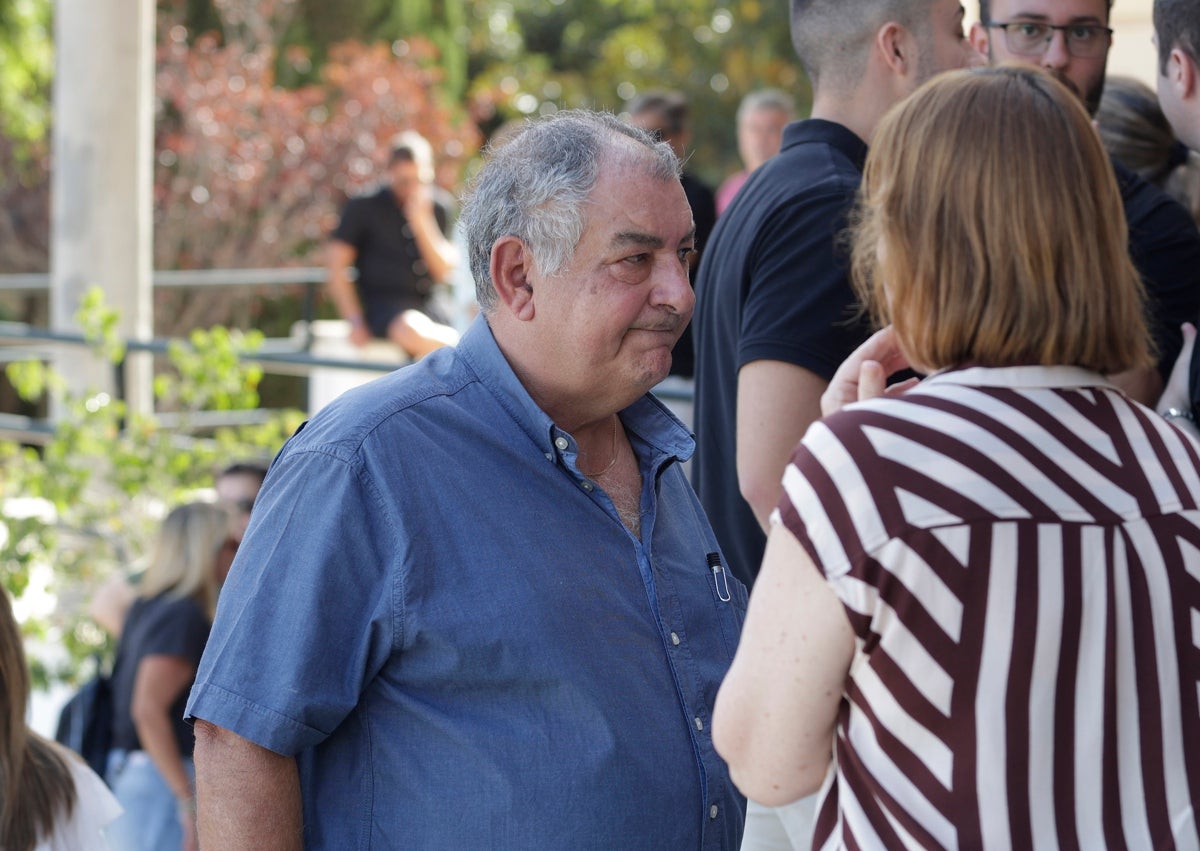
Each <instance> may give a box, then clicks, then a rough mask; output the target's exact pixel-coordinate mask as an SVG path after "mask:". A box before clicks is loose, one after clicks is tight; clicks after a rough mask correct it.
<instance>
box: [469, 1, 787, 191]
mask: <svg viewBox="0 0 1200 851" xmlns="http://www.w3.org/2000/svg"><path fill="white" fill-rule="evenodd" d="M477 9H478V10H479V11H480V13H481V14H483V13H484V11H485V10H487V17H486V21H487V26H476V27H474V28H473V29H472V36H471V37H472V43H471V47H470V51H469V52H470V53H471V55H472V57H473V66H472V75H471V81H472V82H471V90H470V93H469V94H470V97H471V100H472V109H473V112H474V114H475V115H476V117H477V118H478V119H479V120H480V121H481V122H483V123H486V124H488V125H489V126H490V125H491V124H493V123H495V121H496V120H503V119H508V118H512V117H514V116H518V115H536V114H539V113H543V112H546V111H548V110H551V109H555V108H559V107H563V106H571V107H587V108H596V109H609V110H612V111H614V112H620V111H621V110H622V108H623V107H624V105H625V104H626V103H627V102H628V101H629V100H630V99H631V98H633V97H634V96H635V95H637V94H638V93H640V92H643V91H646V90H647V89H652V88H671V89H678V90H679V91H682V92H684V93H685V94H686V95H687V96H688V99H689V101H690V103H691V107H692V123H693V134H692V135H693V146H694V148H695V153H694V156H693V158H692V167H693V169H695V170H696V171H698V172H699V173H701V174H702V175H703V176H705V177H707V178H708V179H709V180H710V181H711V182H713V183H715V182H717V181H718V180H720V178H721V177H723V176H724V175H725V174H726V173H728V172H730V171H734V170H736V169H737V168H738V167H739V166H738V164H737V159H736V147H735V144H734V114H735V113H736V111H737V105H738V102H739V101H740V100H741V98H742V96H743V95H745V94H746V93H748V92H750V91H752V90H754V89H757V88H763V87H767V86H771V87H777V88H782V89H784V90H786V91H789V92H791V93H793V95H794V96H795V97H796V100H797V102H798V105H799V106H800V107H801V108H803V106H804V104H805V103H806V102H807V101H808V100H809V99H810V98H811V94H810V91H809V89H808V86H807V83H806V81H805V79H804V77H803V75H802V73H801V72H800V70H799V63H798V62H797V60H796V58H795V54H794V52H793V50H792V46H791V36H790V31H789V28H788V6H787V4H786V3H770V4H767V3H762V2H760V0H730V1H729V2H725V3H717V4H715V5H714V4H712V3H710V2H696V1H695V0H666V2H655V3H650V2H647V0H591V2H580V3H566V2H561V0H559V2H549V3H547V2H543V1H542V0H510V2H507V3H500V4H491V3H486V4H485V3H479V4H477ZM475 63H477V64H475Z"/></svg>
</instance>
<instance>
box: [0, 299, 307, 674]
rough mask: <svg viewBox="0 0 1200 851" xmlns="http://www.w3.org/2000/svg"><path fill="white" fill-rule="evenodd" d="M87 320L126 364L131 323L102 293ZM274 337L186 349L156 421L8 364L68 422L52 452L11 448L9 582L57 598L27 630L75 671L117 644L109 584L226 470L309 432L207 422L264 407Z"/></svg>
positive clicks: (4, 489) (290, 426) (39, 366)
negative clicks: (98, 610)
mask: <svg viewBox="0 0 1200 851" xmlns="http://www.w3.org/2000/svg"><path fill="white" fill-rule="evenodd" d="M78 320H79V324H80V327H81V328H84V329H86V330H85V333H86V335H87V336H88V338H89V340H90V345H91V350H92V354H93V356H96V357H100V358H103V359H105V360H108V361H111V362H113V363H116V362H117V361H118V360H119V359H120V358H121V357H122V356H123V354H124V345H123V343H122V342H121V341H120V340H119V339H118V338H117V336H116V328H117V317H116V315H115V313H114V312H113V311H112V310H111V309H109V308H107V307H106V306H105V305H104V303H103V301H102V299H101V296H100V294H99V292H98V291H93V292H91V293H89V295H88V296H87V298H86V299H85V300H84V305H83V307H82V308H81V310H80V315H79V317H78ZM261 341H262V337H261V335H260V334H257V333H254V332H252V333H248V334H244V333H241V332H237V331H229V330H227V329H224V328H220V327H217V328H213V329H211V330H208V331H197V332H195V333H193V334H192V335H191V337H190V341H189V343H188V344H186V345H185V344H183V343H177V344H175V345H174V346H172V349H171V351H170V353H169V354H168V358H167V360H168V363H169V368H168V369H166V370H164V371H162V372H161V373H160V374H159V376H158V377H157V379H156V381H155V385H154V386H155V395H156V396H157V405H156V407H157V408H158V410H159V413H155V414H153V415H149V416H139V415H135V414H133V413H132V412H130V411H129V410H128V408H127V407H126V405H125V404H124V403H123V402H122V401H121V400H118V399H113V398H111V397H109V396H108V395H106V394H103V393H88V394H84V395H82V396H79V397H72V396H70V395H67V394H65V393H64V391H63V387H62V381H61V379H60V378H59V377H58V376H57V375H56V373H55V372H54V370H53V369H52V368H51V367H49V366H47V365H46V364H45V363H43V362H41V361H38V360H28V361H20V362H15V363H12V364H10V365H9V366H8V368H7V374H8V378H9V380H10V381H11V382H12V384H13V386H15V387H16V388H18V390H19V391H20V392H21V393H22V394H23V395H24V396H25V397H27V398H30V399H35V398H38V397H41V396H43V395H44V394H47V393H53V394H54V395H55V396H56V398H59V399H61V400H62V408H63V411H64V413H63V415H62V416H61V418H60V419H59V420H58V422H57V423H56V425H55V429H54V432H53V434H52V435H51V436H50V439H49V440H48V441H47V442H46V443H45V445H44V446H43V447H41V448H40V450H39V449H34V448H32V447H28V446H21V445H19V444H17V443H14V442H11V441H2V442H0V469H2V470H3V475H2V476H0V507H2V508H3V510H2V511H0V583H2V584H3V585H4V586H5V587H6V588H7V589H8V590H9V592H10V593H12V594H13V595H14V596H15V597H17V598H21V597H22V595H24V594H26V593H38V594H41V593H47V594H49V595H52V596H53V597H55V598H57V600H58V606H57V608H56V609H55V610H54V612H53V613H52V614H51V615H50V616H49V617H46V618H33V619H31V620H30V622H29V623H28V624H27V626H28V628H29V630H30V631H31V632H33V633H35V634H41V635H43V636H45V637H47V638H49V639H51V640H53V641H54V642H55V643H60V644H61V645H62V646H64V647H66V648H67V649H68V651H69V653H70V657H69V660H68V665H67V668H66V670H68V671H69V670H72V669H73V667H74V664H73V663H74V662H75V661H78V660H79V659H81V658H82V657H84V656H86V655H89V654H91V653H93V652H95V651H97V650H99V649H102V648H103V646H104V643H105V636H104V635H103V634H102V633H101V632H100V631H99V630H98V629H97V628H96V627H95V625H94V624H92V623H91V622H90V620H89V619H88V618H87V617H86V615H85V608H86V604H87V602H88V601H89V600H90V598H91V596H92V593H93V592H94V591H95V589H96V588H97V587H98V586H99V584H100V583H101V582H102V581H103V580H104V579H105V578H107V577H108V576H109V575H111V574H113V573H114V572H128V571H129V570H130V569H131V568H133V567H134V566H135V565H136V563H137V560H138V558H139V557H140V556H141V554H142V552H143V548H144V547H145V546H147V545H148V544H149V542H150V541H151V539H152V537H153V535H154V532H155V529H156V527H157V525H158V523H159V521H160V520H161V518H162V517H163V516H164V515H165V513H166V511H168V510H169V509H170V508H172V507H174V506H175V505H178V504H179V503H181V502H183V501H185V500H188V499H193V498H196V494H197V493H198V492H202V491H203V489H205V488H208V487H211V485H212V483H213V476H214V474H215V473H216V472H218V471H219V470H220V468H221V467H222V466H224V465H226V464H228V463H231V462H232V461H235V460H241V459H247V458H259V459H264V460H265V459H269V458H270V457H272V456H273V455H274V453H275V452H276V451H277V450H278V448H279V446H280V445H282V443H283V441H284V440H285V439H286V437H287V435H289V434H291V433H292V432H293V431H294V430H295V428H296V427H297V426H298V425H299V423H300V420H301V417H302V415H301V414H300V413H299V412H296V411H291V412H280V413H278V414H276V415H273V416H271V417H270V418H268V419H266V420H265V421H263V422H259V423H257V424H254V425H244V426H227V427H221V428H216V429H212V430H205V431H203V432H202V431H201V430H200V429H198V428H197V427H196V426H195V419H196V417H197V415H198V414H199V413H201V412H211V411H252V410H254V409H255V408H257V406H258V395H257V392H256V388H257V385H258V381H259V380H260V378H261V377H262V370H261V368H260V367H259V366H258V365H257V364H255V363H254V362H253V360H252V355H253V351H254V350H255V349H256V348H257V347H258V345H259V344H260V343H261ZM42 673H43V674H45V673H47V672H45V671H42ZM49 673H51V674H53V673H55V672H49Z"/></svg>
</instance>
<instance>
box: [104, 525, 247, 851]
mask: <svg viewBox="0 0 1200 851" xmlns="http://www.w3.org/2000/svg"><path fill="white" fill-rule="evenodd" d="M232 522H233V518H232V516H231V514H230V513H229V512H228V511H226V510H225V508H224V507H223V506H221V505H214V504H213V503H210V502H193V503H188V504H186V505H182V506H179V507H178V508H175V509H174V510H172V511H171V512H170V513H169V514H168V515H167V517H166V519H165V520H164V521H163V523H162V526H161V527H160V529H159V531H158V534H157V536H156V537H155V540H154V544H153V546H152V547H151V548H150V551H149V553H148V554H147V559H146V570H145V572H144V573H143V574H142V577H141V579H140V581H139V582H138V585H137V593H138V597H137V599H135V600H134V602H133V605H132V606H131V607H130V608H129V612H128V614H127V615H126V617H125V623H124V628H123V629H122V630H121V640H120V642H119V643H118V645H117V659H116V662H115V663H114V665H113V674H112V694H113V731H112V751H111V752H110V753H109V758H108V776H107V779H108V784H109V786H111V787H112V789H113V792H114V793H115V794H116V796H117V800H118V801H120V803H121V805H122V806H123V807H124V808H125V814H124V815H123V816H122V817H121V818H120V819H118V820H117V821H116V822H114V824H113V826H112V828H111V835H112V838H113V843H114V845H116V847H118V848H120V849H122V851H167V849H170V851H174V849H178V848H182V849H194V848H195V847H196V832H195V817H196V802H195V793H194V791H193V788H192V786H193V776H194V768H193V766H192V748H193V737H192V731H191V728H190V727H189V726H188V725H187V724H186V723H184V720H183V708H184V704H185V702H186V700H187V693H188V689H189V688H190V687H191V685H192V682H193V681H194V680H195V678H196V668H197V666H198V665H199V664H200V655H201V653H203V652H204V644H205V642H206V641H207V640H208V633H209V629H210V627H211V624H212V617H213V613H214V611H215V609H216V605H217V593H218V591H219V589H220V587H221V586H220V571H221V565H220V553H221V549H222V546H223V545H224V543H225V541H226V540H227V539H228V537H229V535H230V531H231V530H230V525H231V523H232Z"/></svg>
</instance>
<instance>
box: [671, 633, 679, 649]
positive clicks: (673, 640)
mask: <svg viewBox="0 0 1200 851" xmlns="http://www.w3.org/2000/svg"><path fill="white" fill-rule="evenodd" d="M671 643H672V644H674V645H675V646H676V647H678V646H679V636H678V635H676V634H675V633H671Z"/></svg>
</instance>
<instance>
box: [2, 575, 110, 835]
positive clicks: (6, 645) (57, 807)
mask: <svg viewBox="0 0 1200 851" xmlns="http://www.w3.org/2000/svg"><path fill="white" fill-rule="evenodd" d="M29 687H30V683H29V668H28V667H27V665H26V663H25V650H24V645H23V642H22V640H21V631H20V629H19V627H18V625H17V619H16V616H15V615H14V614H13V608H12V601H11V600H10V599H9V596H8V592H7V591H5V590H4V589H3V588H0V848H3V849H4V851H93V849H104V848H109V847H110V845H109V843H108V842H107V840H106V839H105V833H106V830H105V829H106V828H107V826H108V825H109V824H111V823H112V821H113V820H114V819H116V818H117V817H118V816H119V815H120V814H121V806H120V805H119V804H118V803H117V800H116V798H114V797H113V795H112V793H111V792H110V791H109V790H108V787H107V786H105V785H104V781H102V780H101V779H100V778H99V777H97V776H96V774H95V772H93V771H92V770H91V769H90V768H88V767H87V766H86V765H84V763H83V761H82V760H80V759H79V757H78V756H77V755H75V754H73V753H71V752H70V751H68V750H66V749H65V748H62V747H59V746H58V745H57V744H55V743H54V742H50V741H47V740H46V739H44V738H42V737H41V736H39V735H38V734H37V733H35V732H33V730H31V729H29V727H28V725H27V724H26V722H25V717H26V712H28V710H29ZM111 847H112V848H114V849H116V850H117V851H123V849H122V846H120V845H113V846H111Z"/></svg>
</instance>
